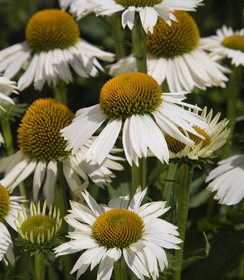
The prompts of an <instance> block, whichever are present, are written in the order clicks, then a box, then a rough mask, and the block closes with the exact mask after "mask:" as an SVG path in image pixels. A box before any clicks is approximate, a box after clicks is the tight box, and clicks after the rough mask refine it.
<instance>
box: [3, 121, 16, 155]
mask: <svg viewBox="0 0 244 280" xmlns="http://www.w3.org/2000/svg"><path fill="white" fill-rule="evenodd" d="M1 127H2V132H3V136H4V141H5V145H6V149H7V151H8V155H12V154H13V153H14V144H13V138H12V132H11V126H10V121H9V120H7V119H5V118H2V119H1Z"/></svg>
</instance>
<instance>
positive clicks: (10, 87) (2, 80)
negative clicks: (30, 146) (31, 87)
mask: <svg viewBox="0 0 244 280" xmlns="http://www.w3.org/2000/svg"><path fill="white" fill-rule="evenodd" d="M11 93H18V90H17V87H16V83H15V82H13V81H11V80H9V79H8V78H6V77H0V110H4V108H3V106H1V103H5V102H7V103H12V104H14V101H13V100H12V99H11V98H10V97H9V95H10V94H11ZM2 143H4V139H3V136H2V134H1V132H0V146H1V144H2Z"/></svg>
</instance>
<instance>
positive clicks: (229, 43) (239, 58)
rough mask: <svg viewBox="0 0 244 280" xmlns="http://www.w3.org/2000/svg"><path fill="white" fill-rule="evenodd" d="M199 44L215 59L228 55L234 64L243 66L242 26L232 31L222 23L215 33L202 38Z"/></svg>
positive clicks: (243, 35)
mask: <svg viewBox="0 0 244 280" xmlns="http://www.w3.org/2000/svg"><path fill="white" fill-rule="evenodd" d="M201 46H202V47H203V48H204V49H205V50H207V51H209V52H210V55H211V56H212V57H213V58H214V59H215V60H219V59H222V58H225V57H228V58H230V59H231V63H232V64H233V65H234V66H239V65H242V66H244V28H242V29H241V30H237V31H233V29H232V28H231V27H226V26H225V25H224V26H223V27H222V28H221V29H218V30H217V32H216V35H213V36H210V37H206V38H202V39H201Z"/></svg>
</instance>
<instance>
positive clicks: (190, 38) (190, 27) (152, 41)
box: [147, 11, 200, 58]
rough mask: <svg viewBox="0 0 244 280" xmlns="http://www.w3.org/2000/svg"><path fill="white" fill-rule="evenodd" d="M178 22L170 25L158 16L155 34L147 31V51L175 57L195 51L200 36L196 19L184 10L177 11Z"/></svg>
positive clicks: (161, 55) (155, 54) (157, 54)
mask: <svg viewBox="0 0 244 280" xmlns="http://www.w3.org/2000/svg"><path fill="white" fill-rule="evenodd" d="M174 15H175V16H176V18H177V20H178V22H176V21H172V26H169V25H168V24H167V23H166V22H165V21H164V20H163V19H162V18H160V17H158V21H157V24H156V25H155V26H154V29H153V34H152V33H150V32H148V33H147V51H148V52H149V53H150V54H152V55H153V56H156V57H164V58H173V57H175V56H178V55H183V54H185V53H189V52H191V51H193V50H194V49H195V48H196V47H197V46H198V42H199V38H200V33H199V29H198V27H197V25H196V23H195V21H194V19H193V18H192V17H191V16H190V15H189V14H188V13H187V12H183V11H175V12H174Z"/></svg>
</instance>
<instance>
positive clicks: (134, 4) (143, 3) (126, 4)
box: [115, 0, 162, 8]
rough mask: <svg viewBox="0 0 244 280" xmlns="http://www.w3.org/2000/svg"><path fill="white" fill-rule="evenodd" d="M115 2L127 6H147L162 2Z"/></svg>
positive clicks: (125, 0)
mask: <svg viewBox="0 0 244 280" xmlns="http://www.w3.org/2000/svg"><path fill="white" fill-rule="evenodd" d="M115 2H116V3H118V4H120V5H122V6H124V7H126V8H128V7H130V6H134V7H146V6H147V7H148V6H151V7H152V6H154V5H156V4H159V3H161V2H162V0H115Z"/></svg>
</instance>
